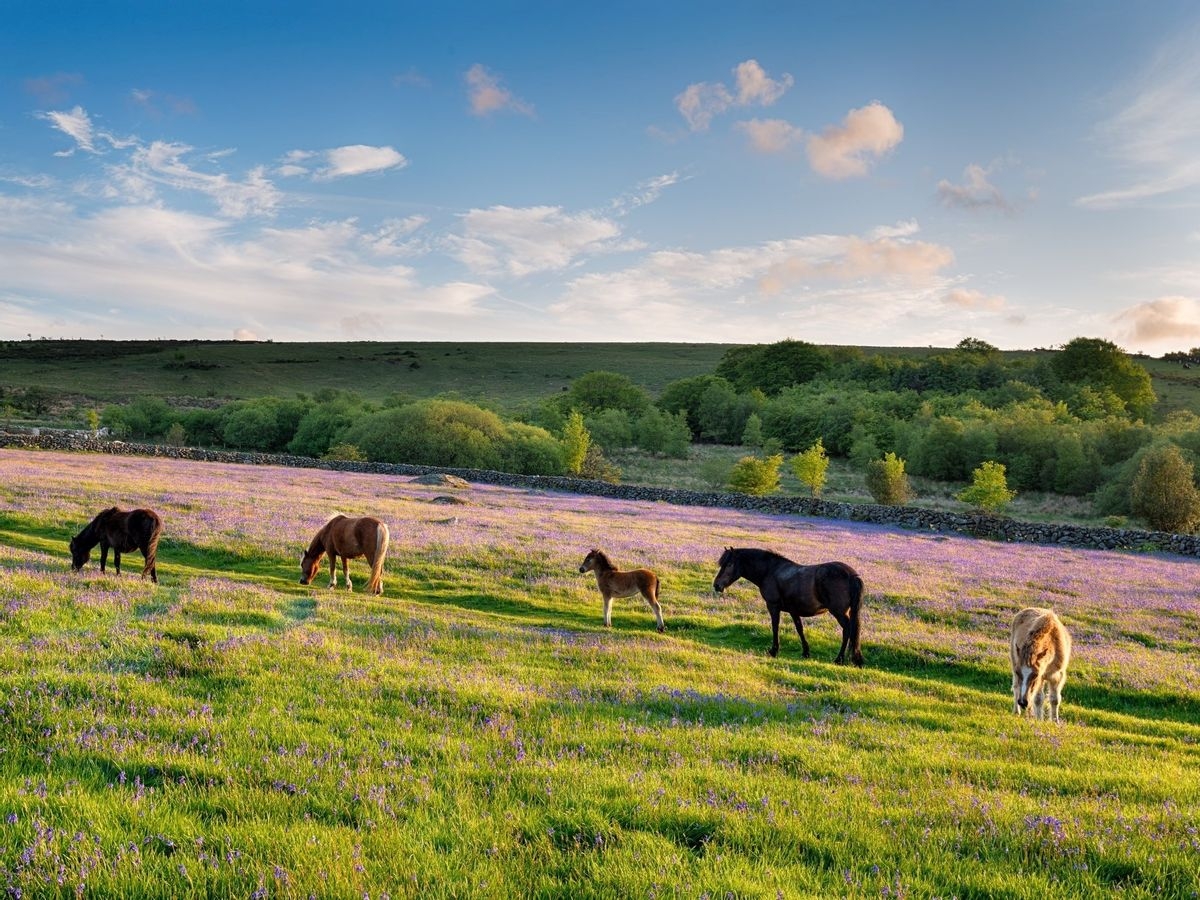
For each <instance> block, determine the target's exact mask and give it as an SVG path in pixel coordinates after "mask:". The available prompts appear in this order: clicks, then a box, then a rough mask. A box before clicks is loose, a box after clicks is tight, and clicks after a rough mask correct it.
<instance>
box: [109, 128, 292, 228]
mask: <svg viewBox="0 0 1200 900" xmlns="http://www.w3.org/2000/svg"><path fill="white" fill-rule="evenodd" d="M191 153H192V148H191V147H189V146H188V145H187V144H177V143H170V142H166V141H154V142H153V143H151V144H150V145H148V146H139V147H137V148H136V149H135V150H134V151H133V153H132V154H131V156H130V160H129V163H128V164H125V165H121V166H113V167H111V168H110V169H109V176H110V179H111V182H110V186H111V188H112V190H113V192H114V193H116V194H119V195H122V196H127V197H129V198H131V199H134V200H138V201H141V200H145V199H148V198H149V197H150V196H151V195H152V194H153V190H154V186H159V187H168V188H171V189H173V190H179V191H196V192H198V193H201V194H204V195H207V196H208V197H210V198H211V199H212V200H213V202H215V203H216V204H217V208H218V209H219V210H220V211H221V214H222V215H225V216H228V217H230V218H232V219H243V218H246V217H247V216H254V215H267V216H269V215H272V214H274V212H275V211H276V209H277V208H278V206H279V204H280V202H281V200H282V196H283V195H282V194H281V193H280V191H279V190H278V189H277V188H276V187H275V185H274V184H273V183H272V182H271V181H270V180H269V179H268V178H267V177H266V170H265V168H264V167H262V166H255V167H254V168H252V169H251V170H250V171H249V172H247V173H246V176H245V178H244V179H243V180H241V181H237V180H234V179H232V178H230V177H229V175H227V174H225V173H224V172H218V173H211V172H203V171H200V170H198V169H195V168H193V167H192V166H191V164H190V162H189V161H188V159H187V157H188V156H189V155H190V154H191Z"/></svg>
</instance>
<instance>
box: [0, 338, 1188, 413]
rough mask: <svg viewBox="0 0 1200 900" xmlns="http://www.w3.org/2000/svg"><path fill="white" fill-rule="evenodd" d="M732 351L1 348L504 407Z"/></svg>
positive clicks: (1165, 387) (29, 365) (33, 356)
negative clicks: (573, 385)
mask: <svg viewBox="0 0 1200 900" xmlns="http://www.w3.org/2000/svg"><path fill="white" fill-rule="evenodd" d="M729 346H730V345H728V344H661V343H660V344H654V343H628V344H596V343H579V344H545V343H543V344H512V343H507V344H505V343H494V344H473V343H453V342H446V343H409V344H398V343H371V342H343V343H304V344H265V343H245V342H232V341H231V342H186V341H175V342H169V341H161V342H156V341H24V342H8V343H3V344H0V385H4V386H8V387H28V386H31V385H40V386H43V387H47V388H51V389H54V390H59V391H64V392H67V393H69V394H73V395H78V396H80V397H84V398H87V399H88V400H89V401H90V402H93V403H100V404H104V403H110V402H116V401H123V400H128V399H130V398H133V397H136V396H139V395H143V394H149V395H153V396H161V397H170V398H188V397H194V398H218V399H229V398H246V397H256V396H262V395H264V394H272V395H275V396H281V397H290V396H293V395H295V394H296V393H300V392H303V393H310V394H311V393H313V392H314V391H317V390H320V389H321V388H339V389H345V390H354V391H358V392H359V393H361V394H362V395H364V396H365V397H368V398H370V399H375V400H381V399H383V398H385V397H387V396H389V395H391V394H393V393H396V392H401V393H407V394H409V395H411V396H413V397H428V396H433V395H434V394H439V393H444V392H448V391H457V392H458V393H460V394H461V395H462V396H463V397H464V398H466V399H471V400H478V401H485V402H488V403H494V404H497V405H499V406H501V407H508V408H513V407H516V406H519V405H521V404H523V403H528V402H531V401H536V400H539V399H542V398H544V397H546V396H548V395H551V394H555V393H557V392H559V391H561V390H563V389H564V388H565V387H567V386H568V385H569V384H570V382H571V380H572V379H574V378H576V377H578V376H579V375H582V374H584V373H585V372H591V371H594V370H597V369H606V370H609V371H614V372H621V373H623V374H625V375H628V376H629V377H630V378H632V379H633V380H634V381H635V382H636V383H638V384H640V385H643V386H644V387H646V388H647V389H648V390H649V391H651V393H654V394H657V393H658V392H659V391H660V390H662V388H663V386H664V385H666V384H668V383H669V382H671V381H674V380H676V379H679V378H687V377H690V376H693V375H703V374H708V373H711V372H712V371H713V369H714V368H715V367H716V365H717V362H718V361H719V360H720V358H721V355H722V354H723V353H724V352H725V350H726V349H728V347H729ZM863 349H864V350H865V351H866V352H867V353H877V352H878V353H886V354H889V355H899V354H903V355H913V356H923V355H927V354H929V353H933V352H936V351H935V349H934V348H930V347H866V348H863ZM1010 355H1012V356H1021V357H1025V356H1029V355H1030V352H1029V351H1015V352H1013V353H1012V354H1010ZM1139 362H1140V363H1141V364H1142V365H1144V366H1146V368H1147V369H1148V370H1149V371H1150V374H1151V376H1152V378H1153V379H1154V389H1155V392H1156V393H1157V394H1158V396H1159V400H1160V402H1159V410H1158V414H1159V417H1160V418H1161V417H1163V416H1165V415H1166V414H1167V413H1169V412H1171V411H1172V410H1176V409H1189V410H1191V411H1193V412H1200V372H1197V371H1195V370H1184V369H1182V368H1181V367H1180V366H1179V364H1178V363H1166V362H1162V361H1161V360H1153V359H1140V360H1139ZM414 363H416V366H415V367H414V365H413V364H414Z"/></svg>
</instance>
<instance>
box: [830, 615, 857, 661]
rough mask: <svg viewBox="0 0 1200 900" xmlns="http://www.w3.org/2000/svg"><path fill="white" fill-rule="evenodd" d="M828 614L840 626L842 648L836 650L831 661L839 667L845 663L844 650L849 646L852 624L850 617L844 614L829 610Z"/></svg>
mask: <svg viewBox="0 0 1200 900" xmlns="http://www.w3.org/2000/svg"><path fill="white" fill-rule="evenodd" d="M829 614H830V615H831V616H833V617H834V619H836V620H837V623H838V624H839V625H841V626H842V647H841V649H840V650H838V655H837V656H836V657H834V660H833V661H834V662H835V663H837V664H838V665H841V664H843V663H844V662H845V661H846V648H847V647H848V646H850V630H851V627H852V623H851V621H850V617H849V616H848V615H846V614H845V613H837V612H834V611H833V610H832V609H831V610H830V611H829Z"/></svg>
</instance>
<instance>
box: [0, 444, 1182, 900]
mask: <svg viewBox="0 0 1200 900" xmlns="http://www.w3.org/2000/svg"><path fill="white" fill-rule="evenodd" d="M84 475H90V476H91V478H92V479H94V481H95V483H96V486H94V487H84V488H80V487H79V486H78V485H80V484H81V483H82V482H84V481H85V480H86V479H85V478H84V477H83V476H84ZM0 476H3V477H2V478H0V502H2V503H3V506H4V508H5V509H6V510H7V512H5V513H4V514H3V516H2V517H0V566H2V567H3V569H4V578H3V579H2V580H0V751H2V752H0V878H3V879H5V880H6V882H5V883H6V885H7V887H8V888H9V890H10V893H11V891H12V889H14V888H15V889H19V890H20V891H22V892H23V896H25V897H31V896H63V897H67V896H75V895H76V894H82V895H83V896H123V897H247V896H251V895H252V894H254V893H255V892H256V891H259V892H261V896H269V897H308V896H310V895H316V896H320V897H347V898H349V897H354V898H361V897H363V896H366V895H369V896H371V897H372V898H378V897H380V896H382V895H384V894H385V893H386V894H387V895H389V896H391V897H394V898H395V897H422V898H424V897H511V896H529V897H649V896H655V897H677V896H678V897H701V896H705V895H708V896H710V897H725V896H733V897H739V898H740V897H775V896H779V895H782V896H784V897H789V898H790V897H842V896H846V897H879V896H893V897H894V896H907V897H935V896H937V897H950V896H956V897H980V898H983V897H988V898H996V897H1010V898H1034V897H1064V898H1066V897H1072V898H1073V897H1108V896H1111V895H1112V893H1113V892H1115V891H1118V890H1119V891H1121V892H1122V896H1132V897H1150V896H1169V897H1188V896H1194V895H1195V892H1196V891H1197V890H1200V876H1198V875H1197V870H1196V866H1195V860H1196V858H1197V853H1198V852H1200V838H1198V837H1197V827H1198V826H1200V819H1198V817H1197V809H1198V805H1197V801H1198V800H1200V775H1197V772H1198V771H1200V768H1198V764H1200V751H1198V749H1197V748H1198V747H1200V705H1198V700H1197V695H1196V684H1197V683H1198V682H1197V681H1196V678H1197V669H1196V665H1195V661H1194V658H1195V653H1194V647H1195V640H1196V637H1197V634H1198V632H1197V628H1200V614H1198V613H1197V610H1196V609H1195V597H1194V592H1193V593H1192V594H1191V595H1189V594H1188V592H1187V590H1184V591H1183V592H1182V593H1179V594H1178V596H1180V597H1184V598H1185V600H1184V601H1181V602H1182V606H1179V608H1178V609H1176V608H1175V606H1172V605H1171V604H1175V605H1176V606H1178V605H1179V603H1177V602H1176V601H1169V598H1170V597H1172V596H1175V595H1174V594H1169V593H1163V589H1161V588H1159V587H1156V586H1157V585H1160V584H1167V583H1169V582H1170V581H1171V580H1172V579H1177V578H1178V577H1179V575H1180V574H1181V573H1182V574H1184V575H1186V574H1187V573H1189V572H1190V571H1191V570H1190V569H1189V568H1188V566H1189V563H1187V562H1185V561H1182V560H1171V559H1169V558H1164V559H1161V560H1157V559H1152V558H1146V559H1135V558H1132V557H1130V558H1129V559H1128V561H1126V560H1125V559H1124V558H1118V557H1115V556H1113V555H1110V554H1090V555H1089V554H1086V553H1082V552H1076V551H1065V550H1061V549H1057V548H1046V549H1044V550H1041V549H1037V548H1015V547H1001V546H996V545H992V544H988V543H980V544H976V543H972V542H969V541H965V540H957V539H954V540H946V539H939V540H936V541H935V540H933V539H931V538H928V537H926V536H924V535H906V534H903V533H893V532H884V531H880V530H871V529H869V528H860V527H859V526H844V525H834V524H829V523H820V522H817V521H814V520H787V519H784V518H781V517H759V516H751V515H745V514H735V513H728V512H724V511H720V510H702V509H683V508H672V507H669V506H666V505H663V504H626V503H617V502H614V501H602V500H597V499H593V498H577V497H569V496H555V495H545V494H542V493H539V492H533V491H516V490H512V491H509V490H502V489H496V488H474V489H471V490H470V491H468V492H466V493H464V495H463V496H464V499H467V500H468V502H467V503H466V504H464V505H461V506H458V507H455V513H456V518H455V520H454V521H452V522H451V521H448V520H446V519H445V518H444V516H442V513H443V512H444V509H443V508H441V507H437V506H433V505H431V504H430V503H429V502H428V501H429V499H431V498H432V497H433V496H435V495H436V493H437V491H438V490H439V489H438V488H427V487H424V486H417V485H413V484H411V483H409V482H406V481H403V480H400V479H389V478H380V477H371V476H345V475H336V474H329V475H328V476H327V478H326V479H325V480H322V481H314V477H313V475H312V473H306V472H302V471H296V470H284V469H272V468H270V467H246V468H239V467H234V466H213V465H204V464H193V463H177V462H176V463H171V462H168V461H165V460H127V459H114V458H108V457H91V456H67V455H61V454H49V453H37V454H31V453H19V452H16V451H2V452H0ZM114 497H140V498H145V499H146V501H147V502H152V503H153V504H154V505H155V506H156V507H157V508H159V509H160V510H161V511H162V512H163V514H164V519H165V521H166V522H167V534H166V537H165V538H164V541H163V543H162V546H161V549H160V559H159V570H160V579H161V583H160V584H159V585H158V586H153V585H151V584H149V583H147V582H144V581H142V580H140V579H138V578H137V577H135V576H134V575H133V574H132V573H135V572H137V571H138V570H139V569H140V566H135V565H134V564H133V563H134V560H135V559H136V560H138V561H140V557H139V556H138V555H137V554H134V555H133V556H132V557H130V558H128V561H127V566H128V568H127V569H126V574H125V575H123V576H122V577H120V578H117V577H116V576H114V575H113V574H112V573H111V572H110V573H108V574H106V575H101V574H100V573H99V572H98V571H97V568H96V565H95V563H94V562H93V563H92V564H91V565H89V566H88V567H86V568H85V569H84V570H83V572H82V573H79V574H71V573H69V572H67V571H66V554H65V544H66V540H67V539H68V538H69V536H70V535H71V534H72V533H74V531H75V530H76V529H77V528H78V527H79V525H80V524H82V523H83V522H84V521H86V519H87V517H88V515H89V511H91V510H94V509H98V508H100V507H101V506H103V505H105V504H107V503H108V502H109V501H110V499H111V498H114ZM364 507H366V508H371V509H375V510H378V511H379V512H380V513H381V514H382V515H384V516H385V518H386V519H387V520H388V521H389V523H390V524H391V527H392V554H391V557H390V559H389V563H388V567H387V570H386V573H385V590H386V593H385V595H384V596H383V597H370V596H364V595H362V594H359V593H357V592H356V593H348V592H346V591H344V590H339V591H336V592H331V591H328V590H327V589H325V588H324V587H315V588H314V587H304V586H301V585H299V584H298V582H297V578H298V565H297V558H298V553H299V549H300V545H301V544H303V543H304V542H305V541H306V539H307V537H308V536H309V532H310V530H312V528H314V527H315V526H314V523H319V522H320V521H321V520H322V519H323V517H324V516H326V515H327V514H328V512H329V511H330V510H331V509H334V508H339V509H343V510H345V511H358V510H359V509H362V508H364ZM748 541H761V542H763V543H764V544H775V545H776V546H780V545H783V546H788V547H791V548H794V549H793V552H794V553H796V554H797V558H812V557H816V556H818V554H821V555H828V556H834V555H838V556H843V557H848V558H849V559H851V560H852V561H853V562H854V563H855V564H856V565H858V566H860V567H861V569H862V571H863V573H864V578H866V580H867V583H868V601H867V602H868V610H869V612H868V616H869V618H868V625H869V630H868V632H867V646H866V653H867V660H868V666H867V668H865V669H862V670H857V669H850V668H843V667H838V666H834V665H833V664H831V662H830V661H829V660H830V659H831V658H832V656H833V654H834V652H835V651H836V646H837V640H838V638H837V633H836V630H835V629H834V627H833V625H832V622H831V620H830V619H829V618H828V617H824V618H820V619H815V620H812V621H811V622H810V623H809V629H808V631H809V635H810V641H811V643H812V644H813V658H812V659H810V660H803V659H801V658H800V657H799V652H798V642H797V641H796V639H795V635H794V634H788V635H785V637H784V642H783V648H782V651H781V655H780V657H779V658H778V659H770V658H768V657H766V656H765V654H764V652H763V651H764V649H765V646H766V644H767V642H768V634H767V628H766V623H765V619H766V616H765V612H764V611H763V609H762V603H761V601H760V600H759V599H758V597H757V595H756V594H755V592H754V591H753V589H752V588H750V587H748V586H745V585H742V586H741V587H739V588H737V589H735V590H732V591H731V592H729V594H727V595H726V596H724V597H722V598H714V597H713V595H712V594H711V592H710V591H709V589H708V586H709V584H710V583H711V578H712V575H713V573H714V569H713V566H712V561H713V559H714V558H715V556H714V549H715V548H718V547H719V546H721V545H722V543H726V542H728V543H746V542H748ZM593 542H602V543H603V544H604V545H605V546H610V547H611V546H613V545H616V557H615V558H617V560H618V562H621V563H626V565H633V564H643V563H652V564H653V565H654V566H655V568H656V569H658V571H659V573H660V575H661V576H662V578H663V585H664V587H663V602H664V608H665V612H666V617H667V629H668V630H667V633H666V634H665V635H658V634H656V633H654V630H653V624H652V623H653V620H652V618H651V616H650V614H649V612H648V611H647V610H646V609H645V608H644V607H643V606H639V605H637V604H635V603H633V602H632V601H617V604H616V609H615V611H614V627H613V628H612V629H610V630H606V629H604V628H603V627H602V625H601V622H600V603H599V598H598V596H597V594H596V591H595V585H594V582H593V581H591V580H590V579H588V578H584V577H582V576H580V575H579V574H578V572H577V571H576V568H577V566H578V562H579V560H580V559H581V558H582V555H583V553H584V552H585V550H586V548H587V547H588V546H589V544H591V543H593ZM1043 554H1044V555H1045V559H1044V561H1043ZM351 565H352V574H354V575H355V576H356V584H357V585H361V584H362V583H363V582H364V580H365V570H364V567H363V564H362V562H361V561H360V562H357V563H352V564H351ZM1113 570H1121V571H1124V572H1125V573H1126V577H1127V579H1128V580H1129V583H1130V584H1131V585H1133V588H1132V590H1133V592H1134V593H1135V594H1136V595H1137V598H1138V599H1137V602H1136V603H1135V604H1131V605H1130V606H1129V607H1128V608H1126V607H1122V609H1121V610H1119V611H1118V610H1114V609H1113V608H1112V607H1111V606H1109V605H1108V604H1110V603H1112V602H1113V601H1112V600H1111V599H1110V598H1111V597H1113V596H1117V595H1116V594H1114V593H1113V586H1112V584H1111V582H1112V581H1113V580H1114V579H1113V578H1112V577H1111V575H1107V574H1105V573H1110V572H1111V571H1113ZM1143 570H1144V574H1141V573H1142V572H1143ZM1193 574H1194V573H1193ZM320 580H323V579H320ZM1193 583H1194V582H1193ZM1172 590H1174V589H1172ZM1048 595H1053V596H1054V597H1056V598H1057V600H1055V601H1054V602H1056V605H1058V604H1059V603H1061V604H1062V605H1061V606H1060V611H1063V610H1064V609H1065V610H1066V611H1065V612H1063V615H1064V616H1065V618H1066V620H1067V621H1069V622H1071V623H1072V625H1073V626H1074V627H1075V628H1076V629H1077V630H1076V638H1077V642H1078V644H1077V651H1076V652H1077V660H1076V662H1075V664H1074V669H1073V674H1072V679H1071V680H1070V681H1069V682H1068V686H1067V689H1066V692H1065V707H1064V718H1065V719H1066V721H1065V723H1064V724H1063V725H1061V726H1053V725H1050V724H1048V723H1033V722H1029V721H1026V720H1020V719H1017V718H1016V717H1014V716H1012V715H1011V713H1010V712H1009V706H1010V704H1011V697H1010V696H1009V694H1008V672H1007V668H1008V663H1007V659H1006V656H1005V649H1004V640H1005V633H1004V631H1003V628H1004V627H1005V624H1004V623H1006V622H1007V621H1008V618H1009V617H1010V614H1011V610H1012V609H1013V608H1015V607H1014V603H1013V601H1012V600H1011V599H1010V597H1017V598H1019V599H1018V600H1017V601H1016V602H1017V603H1021V602H1024V601H1031V600H1038V601H1039V602H1050V601H1048V600H1046V599H1045V598H1046V597H1047V596H1048ZM1188 596H1191V600H1190V601H1188V600H1186V597H1188ZM1112 654H1116V656H1112ZM1110 656H1111V657H1112V658H1111V659H1110V658H1109V657H1110ZM1131 679H1136V680H1137V681H1136V684H1135V682H1134V681H1133V680H1131Z"/></svg>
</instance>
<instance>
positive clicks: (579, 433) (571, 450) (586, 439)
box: [562, 409, 592, 475]
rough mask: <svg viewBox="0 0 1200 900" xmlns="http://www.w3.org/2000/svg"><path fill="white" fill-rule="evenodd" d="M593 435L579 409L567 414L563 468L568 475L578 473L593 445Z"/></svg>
mask: <svg viewBox="0 0 1200 900" xmlns="http://www.w3.org/2000/svg"><path fill="white" fill-rule="evenodd" d="M591 443H592V436H591V435H590V434H589V433H588V430H587V428H586V427H585V426H584V424H583V414H582V413H581V412H579V410H577V409H573V410H571V412H570V414H569V415H568V416H567V421H566V424H564V425H563V432H562V453H563V468H565V469H566V471H567V474H568V475H577V474H578V473H579V470H580V468H581V467H582V466H583V460H584V458H585V457H586V456H587V452H588V447H589V446H591Z"/></svg>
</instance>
